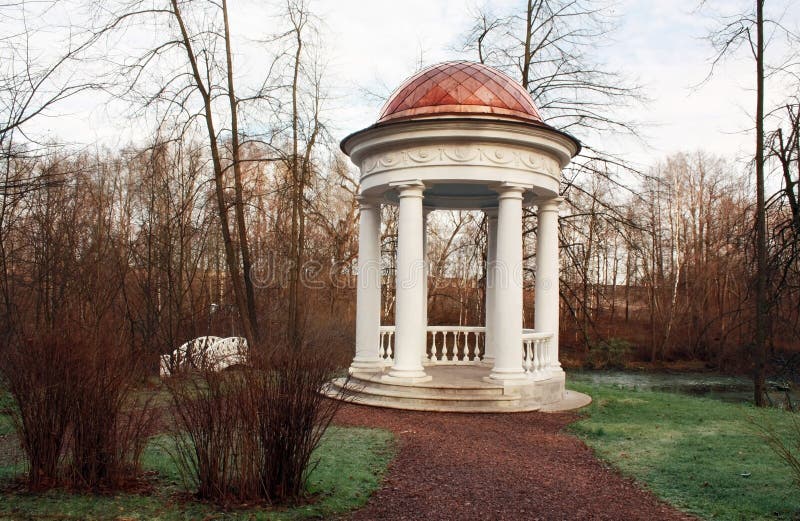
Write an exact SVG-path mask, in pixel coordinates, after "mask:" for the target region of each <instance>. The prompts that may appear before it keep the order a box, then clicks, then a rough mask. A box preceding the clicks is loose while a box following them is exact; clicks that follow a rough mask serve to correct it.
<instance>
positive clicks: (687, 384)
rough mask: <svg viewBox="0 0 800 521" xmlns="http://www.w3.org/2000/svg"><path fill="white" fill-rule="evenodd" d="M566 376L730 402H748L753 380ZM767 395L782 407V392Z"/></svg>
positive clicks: (798, 397)
mask: <svg viewBox="0 0 800 521" xmlns="http://www.w3.org/2000/svg"><path fill="white" fill-rule="evenodd" d="M568 379H569V380H572V381H575V382H584V383H592V384H608V385H613V386H616V387H621V388H623V389H638V390H643V391H663V392H671V393H681V394H689V395H692V396H704V397H707V398H714V399H717V400H722V401H725V402H731V403H752V401H753V382H752V381H751V380H749V379H747V378H744V377H740V376H726V375H719V374H705V373H647V372H638V371H585V370H584V371H570V372H569V375H568ZM790 397H791V400H792V403H793V404H794V405H795V407H797V406H798V405H800V393H799V392H798V391H797V388H796V387H795V389H794V390H793V391H792V392H791V393H790ZM770 398H771V399H772V401H773V403H774V404H775V405H777V406H783V405H784V404H785V402H786V397H785V394H784V393H783V392H777V391H774V390H773V391H771V392H770Z"/></svg>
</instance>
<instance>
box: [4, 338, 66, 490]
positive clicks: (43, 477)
mask: <svg viewBox="0 0 800 521" xmlns="http://www.w3.org/2000/svg"><path fill="white" fill-rule="evenodd" d="M71 347H72V343H71V342H70V341H69V340H68V339H66V338H64V336H63V335H55V334H46V335H40V336H37V337H34V338H29V339H24V340H22V341H14V342H10V343H9V345H8V346H6V347H5V349H4V350H3V356H2V363H0V376H2V379H3V385H4V386H5V387H6V388H7V389H8V392H9V393H10V395H11V397H12V398H13V400H14V406H13V407H11V411H10V412H11V418H12V421H13V424H14V428H15V430H16V432H17V436H18V437H19V442H20V445H21V446H22V450H23V451H24V452H25V456H26V458H27V461H28V476H27V482H28V488H29V489H31V490H41V489H44V488H48V487H50V486H53V485H54V484H56V483H57V482H58V479H59V470H60V463H61V461H62V457H63V453H64V446H65V441H66V436H67V427H68V425H69V419H70V416H71V410H72V406H73V399H74V397H75V396H74V388H73V383H74V370H75V366H76V364H75V356H74V354H73V352H72V349H71Z"/></svg>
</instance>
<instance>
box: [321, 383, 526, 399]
mask: <svg viewBox="0 0 800 521" xmlns="http://www.w3.org/2000/svg"><path fill="white" fill-rule="evenodd" d="M337 387H339V388H341V387H342V385H341V383H339V384H337ZM345 392H347V393H359V394H368V395H372V396H388V397H391V398H408V399H414V400H433V401H444V402H447V401H467V402H496V401H514V400H517V401H519V399H520V396H519V395H517V394H501V395H487V394H475V393H470V392H467V391H464V392H461V393H458V394H434V393H429V392H427V389H423V388H419V387H418V388H416V389H415V390H413V391H412V390H408V391H396V390H393V389H387V388H383V387H373V386H371V385H367V386H363V387H362V386H358V385H354V384H353V383H352V382H351V383H349V384H348V385H347V389H345Z"/></svg>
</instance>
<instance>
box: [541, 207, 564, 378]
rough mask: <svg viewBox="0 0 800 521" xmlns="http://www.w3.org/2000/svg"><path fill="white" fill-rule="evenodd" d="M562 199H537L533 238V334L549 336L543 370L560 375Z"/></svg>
mask: <svg viewBox="0 0 800 521" xmlns="http://www.w3.org/2000/svg"><path fill="white" fill-rule="evenodd" d="M562 201H563V199H562V198H561V197H553V198H550V199H540V200H538V201H537V202H536V203H537V207H538V208H537V217H538V227H537V234H536V307H535V310H534V312H535V315H534V323H535V324H534V326H535V328H536V331H540V332H544V333H552V334H553V338H552V339H551V340H550V346H549V349H548V350H547V351H548V357H547V369H548V370H549V371H551V372H556V373H558V372H563V369H561V363H560V362H559V361H558V309H559V296H558V207H559V206H560V205H561V202H562Z"/></svg>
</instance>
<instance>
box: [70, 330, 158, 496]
mask: <svg viewBox="0 0 800 521" xmlns="http://www.w3.org/2000/svg"><path fill="white" fill-rule="evenodd" d="M75 347H76V348H78V349H77V358H78V364H77V367H76V370H75V375H76V377H77V378H76V382H75V388H74V390H73V391H72V393H71V394H72V399H73V410H72V423H71V428H70V431H69V433H70V442H71V447H70V455H71V458H70V460H69V461H68V464H69V468H68V473H69V478H70V481H71V484H73V485H74V486H79V487H82V488H89V489H92V490H97V489H101V488H111V489H114V488H120V487H122V486H124V485H125V483H126V482H127V481H129V480H130V479H132V478H135V477H136V476H137V475H138V474H139V472H140V470H141V469H140V460H141V455H142V452H143V451H144V448H145V446H146V444H147V440H148V436H149V435H150V433H151V431H152V429H151V427H152V425H153V422H154V420H155V414H154V410H153V408H152V407H151V401H152V398H139V396H138V394H137V390H138V386H139V384H140V383H141V381H142V378H143V376H144V374H145V371H144V367H143V365H142V364H141V363H140V362H139V361H138V357H134V356H132V355H131V353H130V351H128V350H124V349H122V348H121V346H120V344H117V343H114V342H111V343H109V344H103V343H102V342H100V341H99V340H95V339H91V340H84V341H83V342H82V343H80V344H77V345H76V346H75Z"/></svg>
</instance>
